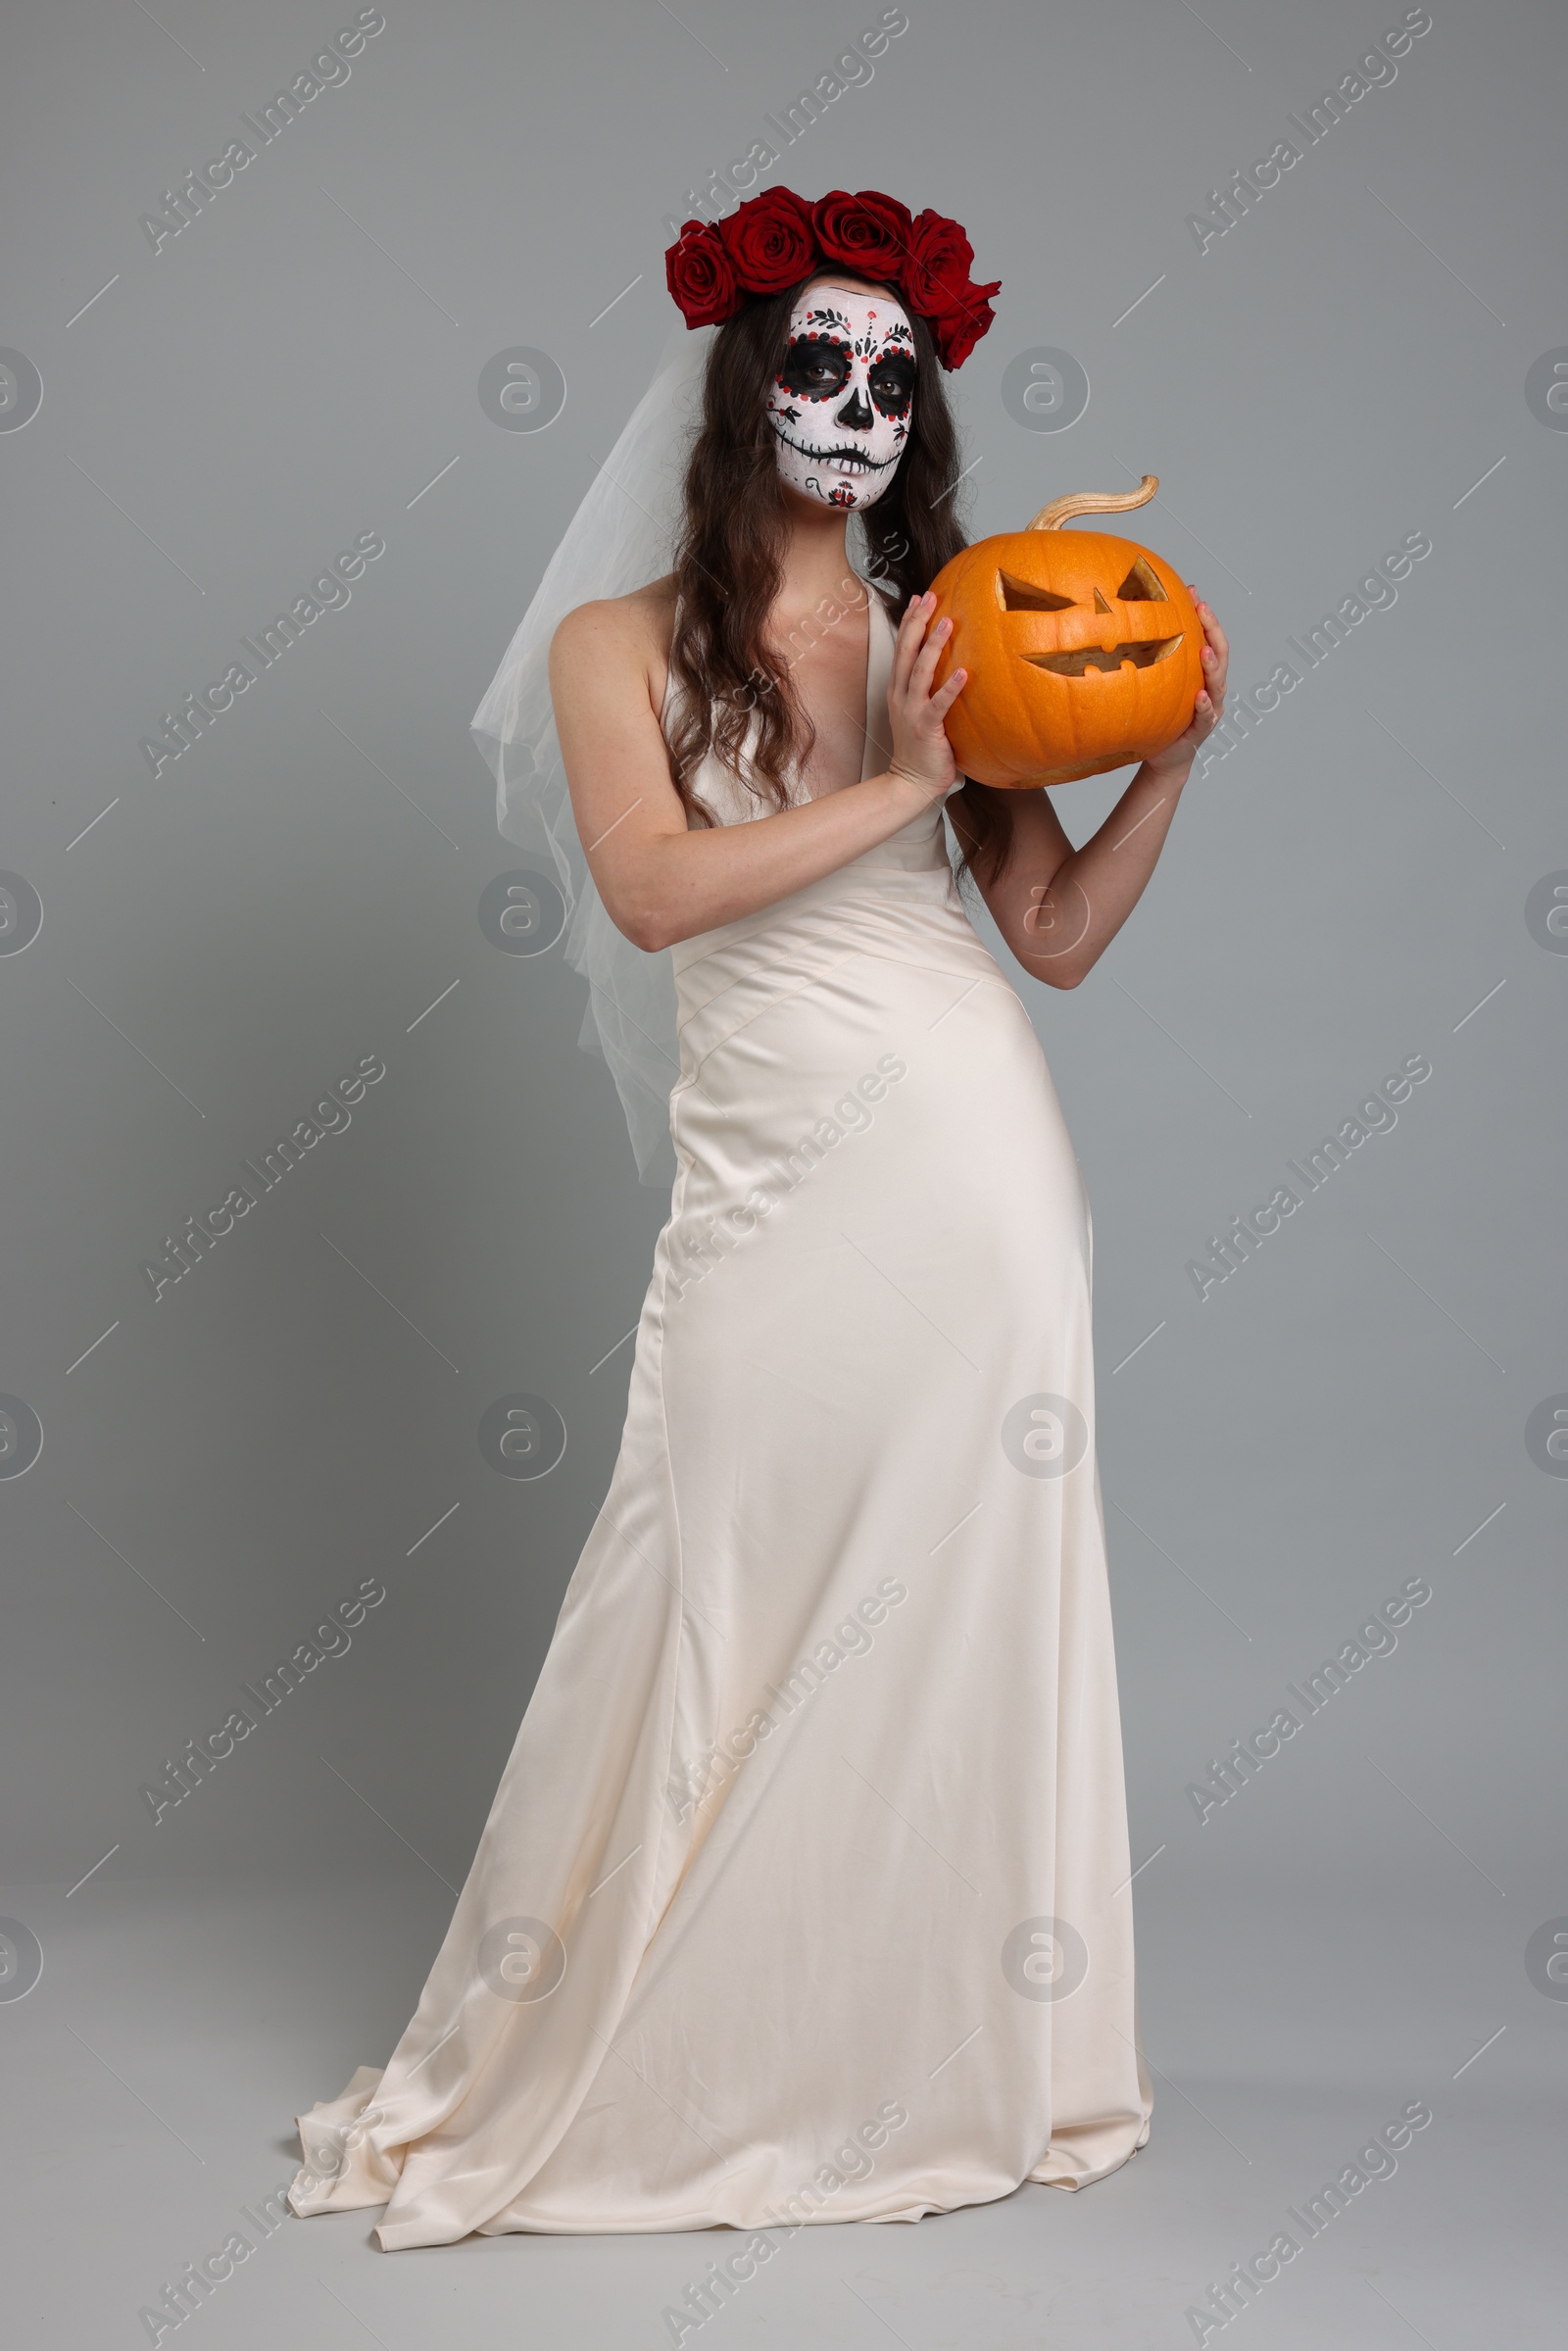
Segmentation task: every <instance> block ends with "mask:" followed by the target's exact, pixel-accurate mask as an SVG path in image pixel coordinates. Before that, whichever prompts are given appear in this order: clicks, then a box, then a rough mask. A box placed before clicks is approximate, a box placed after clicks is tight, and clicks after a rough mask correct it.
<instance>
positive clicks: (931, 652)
mask: <svg viewBox="0 0 1568 2351" xmlns="http://www.w3.org/2000/svg"><path fill="white" fill-rule="evenodd" d="M952 635H953V622H952V621H951V620H950V619H949V618H948V616H947V614H946V613H944V614H943V616H942V618H941V619H940V620H939V621H938V622H937V624H936V626H935V627H934V628H933V629H930V630H928V631H927V634H926V640H925V643H924V644H923V645H922V646H921V648H920V651H919V653H918V655H917V656H916V658H915V662H914V666H913V668H912V669H911V670H910V672H909V683H910V686H911V687H913V688H915V689H916V690H918V691H919V692H920V693H922V694H929V693H930V691H931V680H932V678H933V677H934V676H935V675H936V666H937V663H938V661H940V660H941V659H942V656H943V654H944V652H945V651H946V650H947V646H948V643H949V640H950V639H951V637H952Z"/></svg>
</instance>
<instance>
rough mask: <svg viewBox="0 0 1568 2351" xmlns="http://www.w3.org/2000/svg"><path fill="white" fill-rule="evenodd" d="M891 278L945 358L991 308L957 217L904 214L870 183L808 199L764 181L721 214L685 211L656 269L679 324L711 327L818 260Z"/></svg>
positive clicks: (957, 354) (966, 341) (978, 330)
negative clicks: (691, 216) (700, 216)
mask: <svg viewBox="0 0 1568 2351" xmlns="http://www.w3.org/2000/svg"><path fill="white" fill-rule="evenodd" d="M835 263H836V264H837V265H838V266H839V268H841V269H853V270H854V272H855V274H856V275H857V276H858V277H874V278H878V279H880V280H881V281H882V282H883V283H885V284H888V285H891V286H893V287H894V288H895V289H896V290H897V292H898V294H899V297H900V299H901V300H902V302H903V304H904V307H905V309H906V310H907V311H908V312H910V313H911V315H912V316H914V317H916V318H923V319H924V320H925V323H926V325H927V326H928V327H929V328H930V330H931V338H932V340H933V342H934V343H935V344H936V349H937V357H938V359H939V360H940V361H941V362H942V365H943V367H949V368H951V367H961V366H962V365H963V362H964V361H965V360H966V359H967V358H968V356H969V354H970V352H971V351H972V350H973V349H974V347H975V345H976V343H978V342H979V340H980V337H981V336H982V335H983V334H984V333H985V331H986V329H987V327H988V326H989V325H990V324H991V321H992V319H993V318H995V316H996V313H995V312H994V311H993V310H992V307H991V296H992V295H993V294H999V293H1000V292H1001V291H1002V280H1001V279H1000V278H998V279H997V280H996V281H995V282H994V283H993V284H991V285H976V284H975V282H974V280H973V279H972V278H971V277H970V275H969V272H970V269H972V268H973V266H974V248H973V247H972V246H971V245H970V243H969V240H968V238H967V237H966V236H965V235H964V233H963V230H962V229H961V228H960V227H959V226H958V223H957V221H956V220H947V219H945V218H944V216H943V215H942V214H941V213H933V212H924V213H920V214H918V215H911V213H910V212H909V209H908V207H907V205H903V204H900V203H899V202H898V201H897V199H896V198H895V197H892V196H883V195H880V194H879V193H878V191H877V190H876V189H875V188H861V189H860V190H859V192H858V194H857V195H854V196H852V195H850V194H849V193H848V192H847V191H846V190H845V189H843V188H834V189H832V190H831V191H830V193H829V194H827V195H826V196H822V197H819V198H818V200H817V202H816V203H815V204H807V203H806V202H805V201H804V200H803V199H802V198H801V197H799V196H797V195H796V194H795V192H794V190H793V189H792V188H767V189H764V191H763V193H762V194H761V195H760V196H753V197H751V198H749V199H748V201H747V202H746V203H745V204H743V205H742V206H741V207H740V209H739V210H738V211H737V212H734V213H731V215H730V216H729V218H728V220H719V221H717V222H713V221H710V220H688V221H687V222H686V223H685V224H684V226H683V227H682V229H681V232H680V235H679V236H678V237H677V238H676V240H675V242H674V244H673V245H671V246H670V247H669V249H668V251H667V252H666V253H665V255H664V276H665V280H666V282H667V284H668V286H669V291H670V294H671V296H672V297H673V299H674V302H675V305H676V308H677V309H678V310H679V312H680V314H681V316H682V318H684V319H685V321H686V323H687V325H688V326H719V325H722V324H723V322H724V320H725V319H726V318H733V317H734V316H735V313H736V312H737V311H738V310H739V309H740V308H741V307H742V305H743V304H744V303H746V302H747V301H749V300H750V299H751V297H752V296H753V295H754V294H782V293H783V292H784V291H785V290H786V288H787V287H790V286H793V285H799V284H800V282H801V280H802V278H804V277H809V276H811V275H812V274H813V273H814V272H815V271H816V270H817V269H820V268H822V267H823V265H824V264H826V265H828V266H829V267H831V266H832V265H833V264H835Z"/></svg>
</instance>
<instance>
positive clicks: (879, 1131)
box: [290, 597, 1152, 2250]
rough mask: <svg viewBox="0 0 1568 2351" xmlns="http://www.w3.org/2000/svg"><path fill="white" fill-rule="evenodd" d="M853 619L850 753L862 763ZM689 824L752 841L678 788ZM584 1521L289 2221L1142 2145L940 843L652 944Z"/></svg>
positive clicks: (401, 2239)
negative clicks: (656, 1122)
mask: <svg viewBox="0 0 1568 2351" xmlns="http://www.w3.org/2000/svg"><path fill="white" fill-rule="evenodd" d="M892 647H893V629H892V624H891V622H890V621H889V619H888V617H887V615H886V613H885V612H884V611H883V608H882V607H881V605H880V604H879V603H878V602H877V600H876V599H875V598H874V597H873V599H872V626H871V642H870V653H869V660H868V667H867V681H866V687H867V691H866V705H867V730H866V738H867V739H866V750H865V756H864V760H863V763H862V769H861V772H862V774H863V775H870V774H874V773H876V772H877V771H878V770H879V769H880V768H881V766H883V765H884V764H885V762H886V759H887V757H888V744H887V739H886V737H887V718H886V687H887V680H888V675H889V668H890V663H891V658H892ZM697 782H698V789H699V791H700V793H701V794H702V797H703V798H704V799H705V800H706V801H707V803H708V805H709V806H710V807H711V808H714V809H715V812H717V813H719V814H720V815H721V817H722V818H723V820H724V821H727V822H741V821H747V820H749V818H751V817H752V816H754V815H756V814H760V813H764V812H765V806H759V805H757V804H755V803H753V802H752V801H751V800H750V799H749V798H748V797H747V795H746V794H745V793H744V791H743V789H742V787H740V786H739V785H738V784H737V783H736V781H735V780H734V779H733V778H726V777H725V776H724V775H723V773H722V772H721V771H719V770H718V769H717V767H716V764H715V763H714V762H713V761H711V760H710V761H709V762H708V764H707V765H706V767H705V768H704V770H703V771H702V772H701V774H700V776H699V778H698V779H697ZM674 959H675V965H676V978H677V993H678V1002H679V1010H680V1034H681V1074H680V1078H679V1081H678V1083H677V1085H676V1087H675V1089H674V1093H673V1097H672V1101H671V1105H670V1117H671V1130H672V1134H673V1137H674V1142H675V1148H676V1156H677V1163H678V1173H677V1176H676V1181H675V1185H674V1190H673V1195H672V1200H671V1207H670V1215H669V1219H668V1222H667V1224H666V1225H665V1227H664V1229H663V1231H662V1234H661V1236H660V1239H659V1242H658V1245H657V1248H656V1250H655V1258H654V1269H653V1277H652V1280H651V1281H650V1284H649V1287H648V1293H647V1297H646V1298H645V1300H644V1303H643V1308H642V1315H641V1319H640V1322H639V1325H638V1330H637V1345H636V1354H635V1359H634V1362H633V1366H632V1373H631V1386H630V1395H629V1398H628V1403H627V1410H626V1420H625V1428H624V1433H623V1436H622V1439H621V1445H620V1450H619V1455H618V1458H617V1460H616V1463H615V1468H614V1472H613V1478H612V1481H611V1486H610V1491H609V1494H608V1495H607V1497H606V1500H605V1503H604V1507H603V1509H602V1510H601V1512H600V1514H599V1516H598V1518H597V1520H596V1521H595V1524H594V1527H593V1529H592V1532H591V1533H590V1535H589V1538H588V1541H587V1543H586V1544H585V1546H584V1549H583V1552H582V1556H581V1558H580V1560H579V1562H578V1565H577V1567H576V1570H575V1572H574V1574H573V1576H572V1578H571V1582H570V1584H569V1586H568V1588H567V1591H566V1593H565V1597H564V1603H563V1606H562V1610H561V1615H560V1619H559V1622H558V1625H557V1629H556V1633H555V1636H554V1639H553V1641H552V1643H551V1646H550V1650H549V1653H548V1655H547V1656H546V1659H545V1662H544V1665H543V1667H542V1669H541V1672H540V1675H539V1680H538V1683H537V1686H536V1688H535V1690H534V1692H533V1696H532V1698H531V1700H530V1702H529V1705H528V1708H527V1712H526V1714H525V1716H524V1718H523V1722H522V1726H521V1729H520V1730H519V1732H518V1735H517V1739H516V1743H515V1747H514V1750H513V1753H512V1756H511V1760H510V1761H509V1763H508V1765H507V1769H506V1772H505V1775H504V1777H503V1779H502V1782H501V1786H500V1788H499V1789H498V1791H497V1794H496V1798H495V1803H494V1806H493V1808H492V1811H491V1813H490V1817H489V1820H488V1822H487V1823H486V1826H485V1829H484V1833H483V1836H482V1837H481V1839H480V1842H479V1847H478V1851H477V1853H476V1855H475V1858H474V1861H473V1865H472V1868H471V1870H470V1872H469V1875H468V1878H467V1880H466V1884H465V1886H464V1888H463V1891H462V1894H461V1896H460V1898H459V1901H458V1905H457V1909H456V1912H455V1914H454V1917H453V1920H452V1925H451V1928H450V1930H449V1932H448V1934H447V1936H446V1939H445V1941H444V1942H443V1944H442V1946H441V1949H440V1951H439V1953H438V1954H437V1957H436V1960H435V1964H434V1966H433V1967H432V1969H431V1972H430V1976H429V1980H428V1982H427V1984H426V1985H425V1987H424V1991H423V1994H422V1996H421V1998H420V2001H419V2004H418V2008H417V2012H416V2014H415V2016H414V2019H413V2021H412V2023H411V2024H410V2025H409V2027H408V2030H407V2031H406V2033H404V2035H403V2038H402V2039H401V2041H400V2042H399V2043H398V2045H397V2048H396V2049H395V2050H394V2052H393V2053H392V2057H391V2059H390V2062H389V2063H388V2064H387V2066H386V2067H385V2069H384V2071H378V2070H377V2069H375V2068H374V2067H369V2066H364V2067H361V2068H360V2069H359V2070H358V2071H357V2072H356V2073H355V2075H354V2077H353V2079H352V2080H351V2082H349V2084H348V2085H347V2087H346V2088H345V2089H344V2090H343V2091H342V2092H341V2093H340V2095H339V2096H338V2097H337V2098H335V2099H332V2100H329V2101H327V2102H325V2103H323V2104H321V2105H318V2106H316V2107H314V2108H313V2109H312V2111H311V2112H310V2113H309V2114H308V2115H305V2116H303V2117H301V2118H300V2119H299V2130H300V2136H301V2142H302V2146H303V2149H304V2153H305V2164H304V2167H303V2169H302V2170H301V2172H300V2174H299V2176H298V2177H297V2179H296V2180H295V2181H294V2183H293V2187H292V2189H291V2198H290V2200H291V2202H292V2204H293V2208H294V2210H295V2211H296V2212H297V2213H300V2214H312V2213H318V2212H326V2211H342V2210H344V2209H348V2208H354V2207H362V2206H373V2205H384V2206H385V2210H384V2212H383V2214H382V2216H381V2220H380V2223H379V2226H378V2228H377V2229H376V2231H375V2235H376V2238H377V2241H378V2242H379V2244H380V2245H381V2246H382V2247H383V2248H384V2249H387V2250H393V2249H397V2248H401V2247H404V2246H410V2245H433V2244H446V2243H451V2242H454V2241H455V2240H457V2239H458V2238H460V2237H463V2236H465V2235H466V2234H467V2233H469V2232H470V2231H478V2232H479V2233H480V2234H485V2235H490V2234H497V2233H502V2232H507V2231H512V2230H543V2231H551V2232H564V2233H574V2232H590V2231H623V2230H624V2231H631V2230H643V2229H701V2228H707V2227H711V2226H713V2225H715V2224H727V2225H729V2226H730V2227H732V2228H736V2229H753V2230H758V2229H768V2228H774V2227H781V2228H792V2227H794V2226H797V2225H800V2224H801V2223H805V2222H819V2221H850V2220H854V2221H889V2220H907V2221H912V2220H917V2219H919V2218H920V2217H921V2216H922V2215H923V2214H926V2213H929V2212H938V2211H944V2210H947V2209H949V2208H951V2207H954V2206H957V2205H963V2204H974V2203H982V2202H985V2201H988V2200H990V2199H993V2198H996V2197H1000V2196H1005V2195H1007V2194H1009V2193H1010V2192H1012V2191H1013V2190H1014V2189H1016V2188H1017V2187H1018V2186H1019V2185H1020V2183H1022V2182H1023V2181H1025V2180H1038V2181H1043V2182H1045V2183H1048V2184H1050V2185H1052V2186H1057V2187H1064V2188H1075V2187H1080V2186H1083V2185H1084V2184H1086V2183H1087V2182H1089V2181H1091V2180H1099V2179H1101V2178H1103V2176H1104V2175H1105V2174H1106V2173H1108V2172H1111V2171H1113V2170H1114V2169H1115V2168H1116V2167H1117V2166H1118V2165H1120V2164H1121V2163H1123V2162H1125V2161H1126V2159H1127V2158H1128V2157H1129V2156H1130V2155H1131V2154H1133V2153H1134V2151H1135V2150H1136V2149H1137V2148H1139V2147H1141V2146H1142V2145H1143V2144H1144V2143H1145V2141H1146V2139H1147V2137H1148V2135H1149V2122H1150V2112H1151V2106H1152V2097H1151V2089H1150V2082H1149V2077H1148V2071H1147V2068H1146V2066H1145V2064H1144V2061H1143V2058H1142V2054H1141V2051H1140V2049H1139V2046H1138V2030H1137V2022H1136V2003H1135V1990H1134V1972H1133V1925H1132V1893H1131V1889H1130V1886H1129V1883H1128V1881H1129V1875H1130V1866H1131V1865H1130V1861H1129V1857H1128V1846H1127V1826H1126V1805H1125V1795H1124V1788H1123V1776H1122V1755H1121V1742H1120V1722H1119V1714H1118V1705H1117V1691H1116V1676H1115V1660H1114V1652H1113V1646H1112V1631H1111V1618H1110V1608H1109V1598H1108V1592H1107V1582H1106V1561H1105V1546H1104V1526H1103V1512H1102V1507H1101V1495H1100V1485H1099V1476H1098V1470H1097V1467H1096V1460H1095V1449H1094V1371H1093V1357H1092V1343H1091V1313H1090V1280H1091V1250H1092V1241H1091V1228H1090V1219H1089V1211H1088V1206H1087V1203H1086V1200H1085V1197H1084V1192H1083V1187H1082V1184H1081V1181H1080V1177H1079V1171H1078V1167H1077V1163H1076V1161H1075V1159H1074V1156H1073V1151H1072V1146H1071V1143H1070V1142H1069V1140H1068V1136H1067V1132H1066V1128H1065V1126H1064V1124H1063V1121H1062V1116H1061V1112H1060V1109H1059V1107H1058V1104H1057V1102H1056V1098H1055V1093H1054V1088H1053V1086H1052V1082H1051V1078H1050V1074H1049V1072H1048V1070H1047V1068H1046V1064H1045V1060H1044V1057H1043V1055H1042V1053H1041V1050H1040V1046H1039V1044H1038V1042H1037V1040H1036V1038H1035V1035H1034V1032H1033V1030H1032V1028H1031V1026H1030V1023H1029V1020H1028V1018H1027V1016H1026V1014H1025V1012H1024V1009H1023V1006H1022V1004H1021V1003H1020V1002H1019V999H1018V997H1017V995H1016V994H1015V992H1014V990H1013V989H1012V987H1011V985H1010V984H1009V983H1008V981H1007V980H1006V979H1005V977H1004V975H1003V973H1002V972H1001V970H1000V969H999V967H998V965H997V963H996V962H995V961H994V959H993V957H992V956H991V955H990V954H989V953H988V951H987V950H986V949H985V947H984V946H982V944H981V943H980V941H979V940H978V939H977V937H976V936H975V933H974V931H973V929H972V928H971V926H970V923H969V920H968V917H967V915H966V913H965V911H964V908H963V905H962V902H961V900H960V898H959V895H958V892H957V890H956V886H955V883H954V879H953V875H952V872H951V869H950V866H949V862H948V857H947V853H946V849H945V846H944V836H943V826H942V814H941V808H940V807H939V806H936V805H933V806H932V807H931V808H929V809H928V810H926V811H924V812H922V813H921V814H920V815H919V816H917V817H915V818H914V819H913V820H912V821H911V822H910V823H909V824H907V825H906V826H905V827H904V829H903V830H902V831H901V832H898V833H896V834H895V835H894V836H893V838H892V839H891V840H888V841H886V842H884V843H883V844H881V846H880V847H878V848H876V849H873V850H870V851H868V852H867V853H866V854H865V855H864V856H862V857H857V858H855V859H854V860H853V861H852V862H851V863H849V864H847V865H845V866H843V867H842V868H840V869H839V870H838V871H836V872H834V873H831V874H829V875H827V876H826V877H825V878H824V879H823V880H821V881H819V882H816V883H813V884H811V885H810V886H809V888H807V889H804V890H801V891H798V892H796V893H795V894H794V895H793V896H791V897H789V898H786V899H784V900H782V901H780V902H779V903H778V904H777V905H775V906H769V907H767V908H766V909H764V910H763V911H761V912H760V913H757V914H753V915H750V916H748V917H747V918H745V919H744V920H742V921H738V922H732V923H727V924H724V925H723V926H722V927H720V928H718V929H716V930H713V931H710V932H708V933H706V934H704V935H703V936H701V937H698V938H694V939H689V940H687V941H685V942H684V943H683V944H682V945H680V946H679V947H677V948H676V950H675V951H674Z"/></svg>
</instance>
